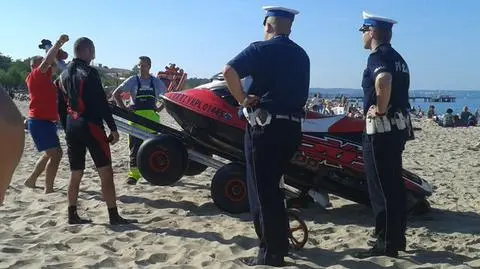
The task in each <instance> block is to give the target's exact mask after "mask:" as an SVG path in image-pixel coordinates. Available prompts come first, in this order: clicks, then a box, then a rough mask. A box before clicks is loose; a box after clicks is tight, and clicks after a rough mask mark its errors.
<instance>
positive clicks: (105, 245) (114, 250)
mask: <svg viewBox="0 0 480 269" xmlns="http://www.w3.org/2000/svg"><path fill="white" fill-rule="evenodd" d="M100 246H101V247H102V248H104V249H106V250H109V251H111V252H117V249H116V248H114V247H113V246H111V245H109V244H108V243H103V244H101V245H100Z"/></svg>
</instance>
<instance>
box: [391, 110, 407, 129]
mask: <svg viewBox="0 0 480 269" xmlns="http://www.w3.org/2000/svg"><path fill="white" fill-rule="evenodd" d="M393 121H394V122H395V125H397V129H398V130H405V128H407V119H406V118H405V116H403V113H401V112H395V113H393Z"/></svg>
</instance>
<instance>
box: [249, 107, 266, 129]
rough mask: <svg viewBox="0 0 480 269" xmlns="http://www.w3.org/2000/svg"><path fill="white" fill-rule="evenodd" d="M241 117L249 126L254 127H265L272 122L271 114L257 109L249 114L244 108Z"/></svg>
mask: <svg viewBox="0 0 480 269" xmlns="http://www.w3.org/2000/svg"><path fill="white" fill-rule="evenodd" d="M242 112H243V115H244V116H245V118H246V119H247V121H248V123H249V124H250V126H252V127H255V126H257V125H259V126H262V127H263V126H267V125H269V124H270V122H271V121H272V114H270V113H269V112H268V111H266V110H265V109H261V108H257V109H255V110H254V111H251V112H249V111H248V109H247V108H246V107H244V108H243V109H242Z"/></svg>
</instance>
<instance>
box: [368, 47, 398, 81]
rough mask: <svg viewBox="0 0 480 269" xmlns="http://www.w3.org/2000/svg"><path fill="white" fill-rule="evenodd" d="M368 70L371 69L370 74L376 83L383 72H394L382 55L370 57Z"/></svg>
mask: <svg viewBox="0 0 480 269" xmlns="http://www.w3.org/2000/svg"><path fill="white" fill-rule="evenodd" d="M368 68H369V69H370V74H372V79H373V80H374V81H375V79H376V78H377V75H378V74H380V73H382V72H389V73H391V72H392V71H391V68H390V66H389V65H388V62H387V61H386V60H385V59H384V57H382V55H380V54H371V55H370V57H369V58H368Z"/></svg>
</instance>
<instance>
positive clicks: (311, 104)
mask: <svg viewBox="0 0 480 269" xmlns="http://www.w3.org/2000/svg"><path fill="white" fill-rule="evenodd" d="M306 109H307V110H309V111H314V112H318V113H321V114H324V115H340V114H346V115H347V116H348V117H352V118H359V119H363V118H364V115H363V111H362V107H361V105H360V104H359V103H358V102H354V103H351V102H349V100H348V98H347V97H346V96H345V95H339V96H336V97H335V98H332V99H330V98H322V95H321V94H319V93H315V94H313V95H312V97H311V98H310V99H308V101H307V104H306Z"/></svg>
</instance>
